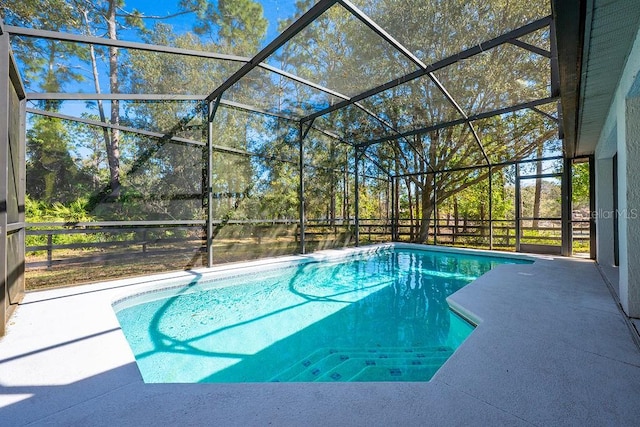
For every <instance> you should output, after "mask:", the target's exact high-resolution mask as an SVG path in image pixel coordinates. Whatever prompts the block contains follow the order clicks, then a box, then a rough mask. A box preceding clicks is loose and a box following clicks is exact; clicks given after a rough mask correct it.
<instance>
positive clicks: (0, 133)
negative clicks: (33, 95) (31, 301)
mask: <svg viewBox="0 0 640 427" xmlns="http://www.w3.org/2000/svg"><path fill="white" fill-rule="evenodd" d="M9 61H10V57H9V35H8V34H6V33H2V27H1V21H0V336H2V335H4V333H5V323H6V321H7V311H8V310H7V306H8V303H9V281H8V277H7V273H8V270H7V243H8V240H9V236H8V230H7V223H8V217H7V201H8V200H7V199H8V197H7V192H8V185H7V179H8V173H9V172H8V170H9V167H8V166H9V165H8V162H9V161H10V160H9V102H10V101H9V85H10V78H9Z"/></svg>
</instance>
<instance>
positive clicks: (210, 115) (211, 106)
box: [206, 98, 220, 268]
mask: <svg viewBox="0 0 640 427" xmlns="http://www.w3.org/2000/svg"><path fill="white" fill-rule="evenodd" d="M219 106H220V98H216V99H215V100H214V101H210V102H209V103H208V104H207V108H206V112H207V162H206V163H207V165H206V166H207V187H206V188H207V267H209V268H211V267H213V119H214V118H215V116H216V112H217V111H218V107H219Z"/></svg>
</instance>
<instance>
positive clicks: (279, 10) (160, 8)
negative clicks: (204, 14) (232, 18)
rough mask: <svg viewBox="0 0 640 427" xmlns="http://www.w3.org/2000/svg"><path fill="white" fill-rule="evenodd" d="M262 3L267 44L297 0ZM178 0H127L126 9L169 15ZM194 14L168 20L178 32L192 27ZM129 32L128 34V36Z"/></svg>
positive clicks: (292, 11) (147, 13) (261, 1)
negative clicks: (265, 19)
mask: <svg viewBox="0 0 640 427" xmlns="http://www.w3.org/2000/svg"><path fill="white" fill-rule="evenodd" d="M256 1H258V3H261V4H262V7H263V9H264V16H265V18H267V20H268V21H269V28H268V29H267V36H266V39H265V45H266V44H267V43H269V42H270V41H271V40H273V39H274V38H275V37H276V36H277V35H278V20H279V19H284V18H288V17H290V16H292V15H293V14H294V13H295V0H256ZM177 5H178V0H162V1H158V0H125V9H126V10H133V9H136V10H138V11H140V12H142V13H144V14H145V15H169V14H172V13H175V11H176V10H177ZM192 19H193V17H192V15H185V16H181V17H179V18H175V19H172V20H170V21H168V22H170V23H171V24H173V25H174V28H175V29H176V32H182V31H188V30H190V29H191V22H190V21H191V20H192ZM128 35H129V34H127V36H128Z"/></svg>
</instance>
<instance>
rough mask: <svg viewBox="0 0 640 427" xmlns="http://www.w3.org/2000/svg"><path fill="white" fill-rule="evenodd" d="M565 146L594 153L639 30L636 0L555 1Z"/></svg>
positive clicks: (569, 151)
mask: <svg viewBox="0 0 640 427" xmlns="http://www.w3.org/2000/svg"><path fill="white" fill-rule="evenodd" d="M552 5H553V17H554V21H555V25H556V34H557V43H558V62H559V71H560V85H561V86H560V93H561V96H562V120H563V127H564V136H565V138H564V148H565V153H566V155H567V156H568V157H575V156H583V155H589V154H593V153H594V151H595V147H596V145H597V143H598V140H599V139H600V136H601V133H602V129H603V127H604V124H605V121H606V118H607V115H608V113H609V110H610V108H611V103H612V102H613V97H614V95H615V92H616V88H617V87H618V84H619V81H620V78H621V76H622V72H623V69H624V66H625V63H626V61H627V58H628V56H629V52H630V51H631V47H632V46H633V42H634V40H635V37H636V35H637V33H638V28H639V23H640V7H638V2H637V0H616V1H611V0H582V1H581V0H553V2H552Z"/></svg>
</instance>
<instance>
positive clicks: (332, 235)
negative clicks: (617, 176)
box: [26, 219, 589, 268]
mask: <svg viewBox="0 0 640 427" xmlns="http://www.w3.org/2000/svg"><path fill="white" fill-rule="evenodd" d="M213 226H214V230H215V231H214V234H215V238H214V242H216V241H220V240H234V241H235V242H236V244H242V243H245V244H262V243H263V242H264V241H265V239H269V238H289V239H291V246H292V248H295V247H296V246H297V244H298V241H299V232H300V229H299V221H298V220H289V219H277V220H229V221H213ZM359 227H360V228H359V237H360V240H361V241H362V242H363V243H374V242H383V241H390V240H391V233H392V229H393V224H392V223H391V221H390V220H384V219H383V220H378V219H361V220H360V221H359ZM395 228H396V235H397V236H398V238H399V240H403V241H406V240H412V239H414V238H415V235H416V226H415V223H414V224H412V223H411V222H410V221H408V220H401V221H398V223H397V224H396V225H395ZM573 230H574V235H573V240H574V242H588V241H589V221H574V223H573ZM522 232H523V235H522V236H521V237H520V239H521V243H545V244H557V245H560V243H561V240H562V238H561V228H560V224H558V225H557V226H556V225H554V224H547V225H546V226H541V227H522ZM490 233H492V235H493V246H494V247H497V248H501V249H510V248H515V242H516V235H515V222H514V221H511V220H493V221H491V223H490V222H489V221H464V222H463V221H459V222H458V224H457V226H456V224H455V223H454V222H453V221H451V220H450V219H441V220H439V221H438V224H437V226H435V227H434V225H431V227H430V229H429V242H435V243H436V244H446V245H467V246H481V247H488V246H489V236H490ZM26 235H27V241H28V244H27V247H26V252H27V254H31V255H32V256H30V257H28V259H27V263H26V266H27V268H38V267H52V266H53V265H59V264H79V263H83V262H95V261H99V260H106V259H118V258H137V257H146V256H150V255H159V254H168V253H171V252H172V251H177V250H180V251H185V250H187V251H192V252H193V253H196V254H197V253H206V223H205V221H102V222H78V223H73V222H66V223H60V222H45V223H28V224H27V231H26ZM62 236H66V237H62ZM74 236H75V237H74ZM78 236H84V237H78ZM89 236H91V237H89ZM65 239H66V241H65ZM216 239H217V240H216ZM56 240H62V241H56ZM78 240H79V241H78ZM305 241H306V242H309V243H311V244H313V243H314V242H315V243H320V242H324V244H325V245H324V246H322V247H331V244H332V243H331V242H334V243H335V246H340V245H341V246H349V245H352V244H354V243H355V221H354V220H353V219H351V220H347V219H336V220H333V221H331V220H326V219H315V220H314V219H312V220H308V221H307V222H306V223H305ZM335 246H334V247H335ZM86 250H89V252H92V251H93V253H92V254H91V255H87V254H86V253H85V254H82V253H80V252H81V251H86ZM108 250H110V251H111V253H102V252H104V251H108ZM292 251H295V249H292ZM38 252H46V259H34V255H35V254H37V253H38ZM96 252H100V253H96ZM56 253H58V254H61V253H65V254H66V256H64V257H58V258H56V257H55V254H56ZM69 253H71V254H69ZM29 258H31V260H29Z"/></svg>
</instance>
